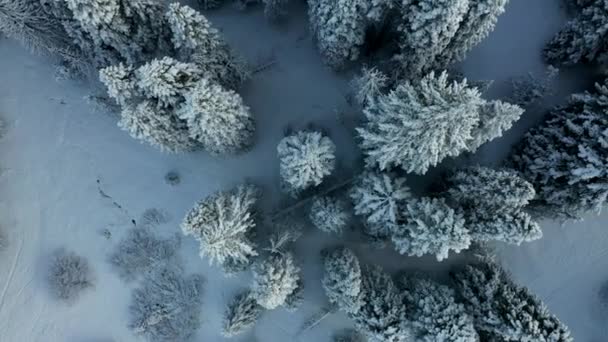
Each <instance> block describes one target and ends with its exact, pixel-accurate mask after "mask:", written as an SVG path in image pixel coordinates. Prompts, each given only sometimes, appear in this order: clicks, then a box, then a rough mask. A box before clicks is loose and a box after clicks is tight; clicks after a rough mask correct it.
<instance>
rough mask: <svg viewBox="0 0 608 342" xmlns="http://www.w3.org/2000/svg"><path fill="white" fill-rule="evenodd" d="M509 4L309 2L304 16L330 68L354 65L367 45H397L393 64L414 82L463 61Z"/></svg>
mask: <svg viewBox="0 0 608 342" xmlns="http://www.w3.org/2000/svg"><path fill="white" fill-rule="evenodd" d="M507 3H508V0H441V1H436V0H380V1H372V2H369V1H363V0H313V1H309V10H308V11H309V19H310V26H311V28H312V31H313V32H314V33H315V38H316V40H317V45H318V46H319V50H320V52H321V55H322V57H323V59H324V60H325V62H326V63H327V64H328V65H330V66H331V67H333V68H335V69H340V68H343V67H344V66H345V65H346V64H347V63H348V62H351V61H355V60H357V59H358V58H359V57H360V55H361V54H362V52H363V50H364V49H365V48H366V44H368V45H369V44H372V42H373V44H378V41H382V40H385V41H396V42H397V43H396V46H395V47H393V50H394V51H395V53H394V57H393V62H395V63H396V64H397V66H398V67H399V69H401V72H400V74H401V75H402V76H403V75H406V76H407V77H408V78H415V77H416V76H422V75H424V74H426V73H428V72H430V71H432V70H443V69H445V68H446V67H448V66H449V65H451V64H453V63H455V62H458V61H461V60H463V59H464V58H465V56H466V53H467V52H468V51H469V50H470V49H471V48H473V47H474V46H475V45H477V44H479V43H480V42H481V41H482V40H483V39H484V38H485V37H486V36H488V35H489V34H490V32H491V31H492V30H493V29H494V27H495V25H496V22H497V21H498V17H499V16H500V15H501V14H502V13H503V12H504V11H505V6H506V4H507ZM383 35H386V36H388V37H390V38H387V37H383ZM368 48H369V47H368Z"/></svg>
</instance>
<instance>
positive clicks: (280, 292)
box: [251, 253, 300, 310]
mask: <svg viewBox="0 0 608 342" xmlns="http://www.w3.org/2000/svg"><path fill="white" fill-rule="evenodd" d="M299 280H300V268H299V267H298V266H296V264H295V260H294V258H293V255H291V254H290V253H283V254H271V255H270V256H269V257H268V258H267V259H265V260H262V261H260V262H258V263H256V264H255V265H254V266H253V285H252V287H251V293H252V296H253V298H255V300H256V301H257V302H258V304H260V305H261V306H262V307H263V308H265V309H268V310H272V309H276V308H277V307H279V306H281V305H283V304H285V301H286V300H287V298H288V297H289V295H291V294H292V293H293V292H294V291H295V290H296V289H297V288H298V282H299Z"/></svg>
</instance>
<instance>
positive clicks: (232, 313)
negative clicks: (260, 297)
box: [222, 291, 264, 337]
mask: <svg viewBox="0 0 608 342" xmlns="http://www.w3.org/2000/svg"><path fill="white" fill-rule="evenodd" d="M262 311H264V308H262V307H261V306H260V305H259V304H258V303H257V301H256V300H255V298H254V297H253V296H252V295H251V292H250V291H245V292H243V293H239V294H238V295H237V296H236V297H234V299H233V300H232V301H231V302H230V304H229V305H228V307H227V308H226V312H225V313H224V324H223V328H222V335H224V336H226V337H232V336H236V335H239V334H242V333H243V332H245V331H246V330H247V329H250V328H251V327H253V326H254V325H255V323H256V322H257V321H258V319H259V318H260V315H261V314H262Z"/></svg>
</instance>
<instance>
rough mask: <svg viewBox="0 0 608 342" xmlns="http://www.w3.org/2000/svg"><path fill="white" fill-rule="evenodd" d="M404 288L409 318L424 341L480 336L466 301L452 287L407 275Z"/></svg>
mask: <svg viewBox="0 0 608 342" xmlns="http://www.w3.org/2000/svg"><path fill="white" fill-rule="evenodd" d="M400 285H401V288H402V289H403V290H404V292H405V302H406V303H407V306H408V307H409V308H410V310H411V311H410V312H409V313H408V318H409V319H410V320H411V325H412V328H413V330H414V331H415V336H416V341H421V342H435V341H444V342H477V341H479V336H478V335H477V331H476V330H475V328H474V326H473V319H472V317H471V316H469V314H468V313H467V312H466V310H465V307H464V305H462V304H459V303H457V302H456V298H455V297H456V296H455V293H454V291H453V290H452V289H450V288H449V287H447V286H445V285H440V284H438V283H435V282H434V281H432V280H430V279H421V278H417V277H409V276H404V277H402V279H401V284H400Z"/></svg>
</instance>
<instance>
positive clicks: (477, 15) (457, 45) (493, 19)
mask: <svg viewBox="0 0 608 342" xmlns="http://www.w3.org/2000/svg"><path fill="white" fill-rule="evenodd" d="M468 2H469V6H468V10H467V12H466V14H465V15H464V17H463V18H462V20H461V22H460V25H459V27H458V30H457V31H456V33H455V34H454V37H453V38H452V39H451V40H450V43H449V44H448V46H447V47H445V49H444V50H443V51H442V52H441V54H440V55H439V56H437V60H436V62H435V68H440V69H443V68H447V67H449V66H450V65H452V64H454V63H456V62H460V61H462V60H464V58H465V57H466V54H467V52H469V51H470V50H471V49H472V48H473V47H475V46H476V45H477V44H479V43H481V41H482V40H483V39H485V38H486V37H487V36H488V35H489V34H490V33H491V32H492V31H493V30H494V27H495V26H496V23H497V22H498V17H500V15H501V14H503V13H504V12H505V6H506V5H507V4H508V3H509V0H469V1H468Z"/></svg>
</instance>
